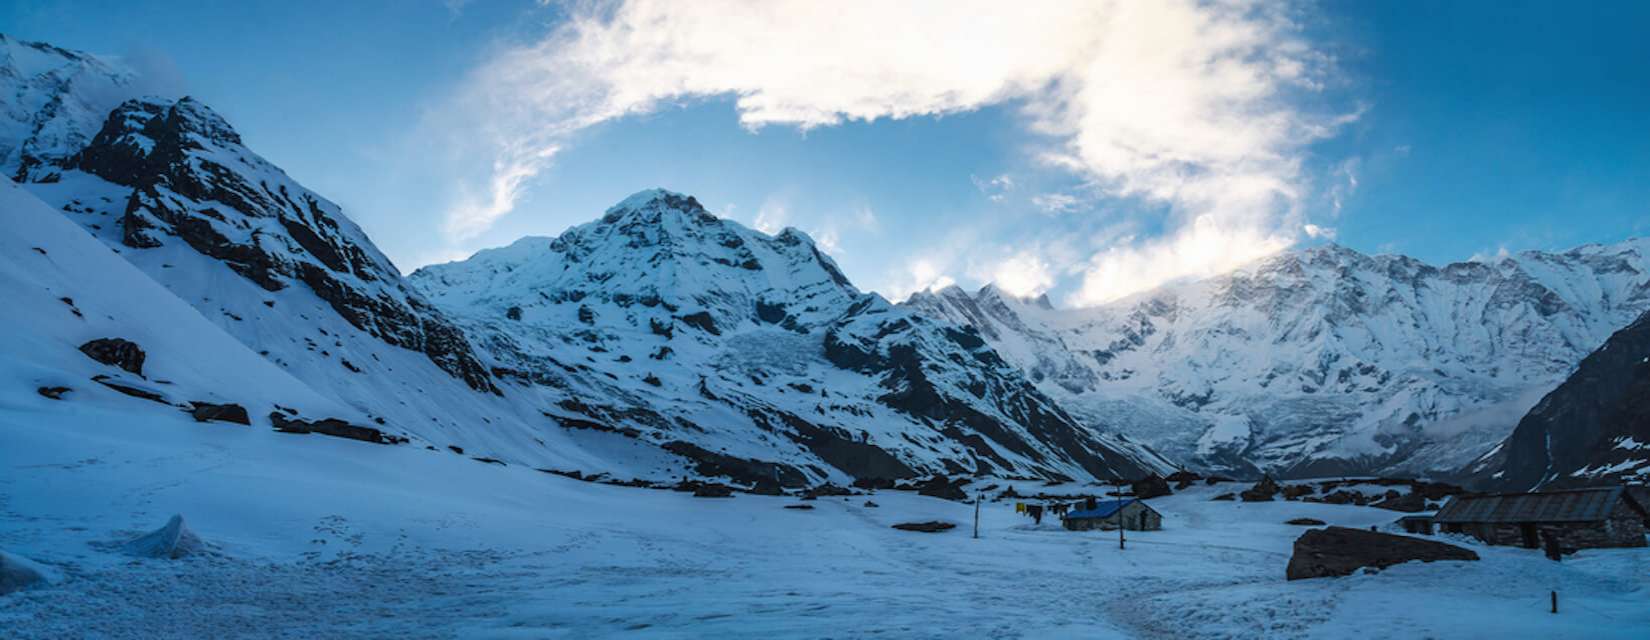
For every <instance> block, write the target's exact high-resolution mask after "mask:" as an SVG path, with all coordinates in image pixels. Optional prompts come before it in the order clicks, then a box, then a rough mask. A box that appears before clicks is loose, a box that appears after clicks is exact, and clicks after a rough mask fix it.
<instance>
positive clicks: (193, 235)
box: [8, 41, 1170, 485]
mask: <svg viewBox="0 0 1650 640" xmlns="http://www.w3.org/2000/svg"><path fill="white" fill-rule="evenodd" d="M8 42H10V41H8ZM16 48H20V50H26V51H30V52H36V53H39V54H41V55H46V56H57V57H58V58H59V59H58V60H56V61H55V62H53V63H50V64H48V63H46V62H41V61H39V60H32V61H30V62H29V63H28V64H27V65H24V66H21V67H19V68H20V69H23V71H22V72H18V73H15V74H14V76H15V77H13V78H11V80H12V82H11V85H16V86H23V85H27V86H28V87H43V88H42V89H40V90H39V91H35V92H34V93H41V92H45V93H47V94H51V95H53V96H55V97H52V98H48V99H44V100H43V102H42V103H44V104H60V103H66V102H74V103H75V104H81V102H75V101H74V100H70V98H74V97H75V96H78V95H79V94H81V93H84V92H82V91H81V90H80V89H78V88H77V87H79V86H80V85H79V84H75V83H74V82H56V83H53V82H47V81H46V80H49V79H51V78H57V77H59V76H66V77H72V78H81V80H77V81H76V82H80V83H83V84H88V85H91V84H98V83H96V82H93V81H92V80H90V79H87V78H92V77H96V76H97V75H98V74H103V76H104V78H103V80H104V82H102V84H98V86H107V87H113V88H116V89H118V88H120V87H122V86H127V85H128V84H130V83H129V82H128V81H127V80H126V79H127V78H128V74H127V72H124V71H122V70H120V69H119V67H118V65H116V64H113V63H110V62H107V61H102V60H99V59H97V58H95V57H92V56H87V55H85V54H80V53H74V52H66V51H63V50H60V49H55V48H52V47H49V46H46V45H35V44H25V43H18V44H17V47H16ZM42 69H46V70H47V71H41V70H42ZM65 70H73V72H72V73H70V72H69V71H65ZM31 73H32V75H31ZM53 92H55V93H53ZM17 93H18V94H19V95H24V94H29V95H34V94H33V93H29V92H28V91H23V90H21V89H20V90H18V92H17ZM82 102H84V101H82ZM85 104H87V105H90V104H91V103H90V102H85ZM87 108H91V107H87ZM76 113H77V115H76V116H75V117H74V118H70V119H65V120H60V121H58V122H60V124H59V125H53V126H57V127H58V128H59V129H62V130H64V131H73V132H74V135H73V136H57V137H55V138H53V140H56V141H57V144H58V146H54V147H52V149H53V152H52V153H51V154H41V153H35V154H34V155H31V156H28V157H29V158H32V159H30V160H27V162H30V163H32V164H30V165H29V169H28V170H27V171H20V172H19V174H18V175H19V177H22V178H24V179H26V181H27V182H26V184H25V187H26V188H27V190H28V191H29V192H30V194H31V195H32V196H34V197H36V198H38V199H39V200H41V201H44V202H45V203H47V204H48V205H49V206H51V207H53V208H57V209H59V210H61V211H63V212H64V215H66V216H67V217H68V218H69V219H71V220H73V221H75V222H77V223H79V224H80V225H81V226H82V227H83V228H84V229H85V230H86V231H88V232H90V233H91V234H92V235H93V236H95V237H96V238H98V239H100V240H102V241H103V242H104V243H105V244H106V245H107V246H109V247H111V248H113V249H114V250H116V251H117V252H119V253H120V255H122V256H123V257H125V258H126V260H127V261H128V262H129V263H130V264H132V265H134V266H136V267H137V268H138V269H139V270H140V271H142V272H143V273H145V274H147V276H148V277H149V278H151V279H152V280H153V281H155V282H157V283H159V284H161V285H163V286H164V287H165V288H166V289H167V290H168V291H170V292H171V294H172V295H174V296H176V297H177V298H179V299H181V300H182V301H184V302H187V303H188V304H189V305H191V306H193V307H194V308H195V309H196V310H197V312H198V313H199V314H200V315H202V316H204V317H205V318H206V319H207V320H208V321H210V322H211V323H213V324H214V325H216V326H218V327H219V328H220V329H221V330H222V331H223V332H225V333H227V334H228V335H231V336H233V337H235V338H236V339H237V340H239V341H240V342H241V344H243V345H244V346H245V347H247V348H249V349H251V350H253V351H255V352H256V353H258V354H259V355H261V356H263V357H265V358H267V359H268V360H269V361H271V362H273V363H275V364H277V365H279V366H280V367H282V368H283V369H285V370H286V371H288V372H289V373H290V374H291V375H292V376H293V377H295V378H296V379H299V380H302V381H304V382H305V383H306V384H307V385H308V386H309V387H310V388H312V389H313V390H315V391H316V392H318V393H320V394H322V395H324V396H327V397H329V398H331V399H333V400H335V401H336V402H337V403H338V404H340V405H342V406H347V407H349V408H350V409H351V410H352V411H353V412H355V413H356V414H358V415H359V416H364V417H365V418H366V419H367V420H370V421H371V422H373V423H376V424H377V425H378V426H379V427H380V428H382V429H383V430H385V431H386V432H388V433H390V434H394V435H397V436H406V437H409V438H412V439H413V440H415V441H418V442H421V443H424V444H428V445H432V446H436V445H450V446H452V447H453V449H454V450H455V451H456V450H463V451H466V452H467V454H468V455H475V456H478V457H484V458H489V459H497V460H503V461H508V462H521V463H526V464H531V465H534V466H541V467H553V468H572V469H579V470H583V471H586V472H607V473H612V474H615V475H626V476H642V477H651V478H654V479H660V478H665V477H675V476H679V475H681V474H683V473H685V472H690V471H696V472H698V473H701V474H703V475H710V476H718V475H720V476H731V477H734V478H736V479H739V480H742V481H747V482H749V481H753V480H756V479H761V480H768V479H779V480H780V481H781V482H782V483H784V484H789V485H801V484H806V483H816V482H821V481H828V480H829V481H838V482H845V481H847V480H850V479H853V478H861V477H882V478H898V477H910V476H916V475H923V474H928V473H948V472H949V473H964V472H967V473H972V472H984V471H1001V472H1005V473H1016V474H1034V475H1042V476H1053V475H1065V476H1071V477H1078V478H1092V477H1112V476H1124V477H1137V476H1139V475H1142V474H1145V473H1147V472H1149V471H1161V470H1164V469H1167V468H1169V467H1170V465H1169V463H1168V462H1167V461H1165V460H1163V459H1162V458H1160V457H1158V456H1156V455H1155V454H1153V453H1151V452H1150V451H1148V450H1146V449H1145V448H1143V447H1141V446H1139V445H1136V444H1134V443H1132V442H1130V441H1128V440H1127V439H1126V438H1123V437H1121V436H1118V435H1116V434H1112V433H1106V432H1102V431H1099V430H1096V429H1091V428H1089V427H1086V426H1083V425H1080V424H1078V423H1077V422H1076V421H1075V420H1074V419H1072V418H1071V417H1070V416H1069V415H1068V414H1066V413H1065V412H1064V411H1063V410H1061V409H1060V408H1059V407H1058V406H1057V405H1055V404H1054V403H1053V402H1052V401H1050V400H1049V399H1048V398H1047V397H1045V396H1043V395H1042V394H1041V393H1040V392H1038V391H1037V390H1036V389H1035V388H1034V387H1033V386H1031V385H1030V384H1029V383H1027V382H1026V381H1025V380H1024V379H1023V377H1021V375H1020V374H1019V372H1018V371H1017V370H1016V369H1014V368H1013V367H1011V366H1008V365H1006V364H1004V363H1003V362H1002V361H1001V360H1000V359H998V358H997V356H996V355H995V354H994V353H992V352H991V350H990V348H989V347H986V346H985V345H984V343H983V342H982V341H980V340H979V338H978V337H977V336H973V335H971V334H969V333H968V332H966V331H964V330H962V329H960V328H958V327H954V326H950V325H948V324H946V323H941V322H935V321H931V320H927V319H923V318H919V317H916V316H914V315H912V314H910V313H908V312H906V311H903V310H899V309H896V308H894V307H893V306H892V305H890V304H888V303H887V302H886V301H884V300H882V299H880V298H878V297H875V296H868V295H865V294H861V293H860V292H858V291H857V290H855V289H854V288H853V286H852V285H851V284H849V283H848V281H847V280H846V278H844V277H843V276H842V274H841V272H840V271H838V270H837V268H836V266H835V265H834V264H833V263H832V262H831V261H830V260H829V259H828V258H826V257H824V256H823V255H822V254H820V253H819V251H818V250H817V249H815V248H814V244H813V242H812V241H811V240H809V239H808V238H807V237H805V236H803V235H802V234H801V233H799V232H795V231H791V232H787V233H783V234H780V235H779V236H776V237H768V236H764V235H762V234H757V233H755V232H752V231H750V230H748V229H744V228H742V227H739V226H738V225H736V224H733V223H729V222H726V221H722V220H719V219H717V218H715V217H714V216H712V215H710V214H709V213H707V212H705V211H704V210H703V209H702V208H701V207H699V205H698V203H697V202H695V201H693V200H692V199H691V198H687V197H685V196H679V195H676V194H670V193H667V192H662V191H653V192H645V193H642V194H638V195H637V196H635V197H633V198H631V199H629V200H627V201H625V202H624V203H621V204H620V205H619V206H617V207H614V208H613V209H612V210H610V211H608V213H607V215H606V216H604V218H603V219H602V220H601V221H599V222H596V223H592V224H591V225H587V226H585V227H581V228H579V229H575V230H573V231H570V232H568V233H567V234H564V235H563V236H562V237H561V238H558V239H556V240H554V241H550V240H545V239H531V238H530V239H526V240H523V241H522V242H519V243H517V244H516V245H514V246H512V247H509V248H505V249H501V250H496V251H490V252H484V253H483V254H482V255H480V256H478V257H477V258H475V259H474V260H471V261H468V262H465V263H461V264H455V265H445V266H443V267H439V268H435V269H430V270H428V271H427V272H425V273H423V274H421V277H420V278H419V281H420V283H421V285H422V286H423V288H424V289H426V290H427V291H428V296H426V294H425V293H421V292H420V291H418V290H416V289H415V288H414V287H413V286H412V285H411V284H409V282H408V281H407V280H404V279H403V278H402V276H401V275H400V273H399V272H398V271H397V270H396V269H395V267H394V266H393V265H392V264H391V263H390V262H389V260H388V259H386V258H385V257H384V256H383V255H381V254H380V253H379V252H378V250H377V249H376V248H374V247H373V245H372V242H371V241H370V240H369V239H368V238H367V237H366V235H365V234H364V233H363V232H362V231H361V230H360V229H359V228H358V227H357V226H356V225H354V224H353V223H352V222H350V220H349V219H348V218H347V217H346V216H345V215H344V213H343V212H342V211H341V210H340V209H339V207H338V206H337V205H335V204H333V203H331V202H328V201H327V200H326V199H324V198H322V197H321V196H319V195H317V194H315V193H313V192H310V191H309V190H308V189H306V188H304V187H303V186H302V185H300V184H298V183H297V182H296V181H294V180H292V179H291V177H289V176H287V175H286V174H285V173H284V172H282V171H281V170H280V169H279V168H277V167H275V166H274V165H272V164H270V163H269V162H267V161H266V160H264V159H263V158H261V157H259V156H258V155H257V154H256V153H254V152H253V151H252V150H250V149H248V148H246V146H245V145H244V144H243V143H242V141H241V139H240V136H239V135H238V134H237V133H236V132H235V131H234V129H233V128H232V127H231V126H230V125H229V123H227V122H226V121H224V120H223V119H222V118H221V117H219V116H218V115H217V114H216V113H214V112H213V111H212V110H211V109H210V108H208V107H207V106H206V105H204V104H201V103H200V102H199V101H196V100H194V99H191V98H182V99H177V100H171V99H160V98H154V97H143V96H126V97H125V99H123V100H119V101H116V103H115V104H114V105H113V106H111V107H110V109H109V111H108V112H107V113H106V114H104V115H103V116H102V117H101V118H100V119H98V120H96V126H95V127H94V126H92V125H91V124H89V123H90V122H92V121H91V120H89V119H88V118H86V117H85V116H84V114H80V113H78V112H76ZM38 119H39V118H35V120H38ZM40 129H41V127H34V128H26V127H25V128H14V129H13V130H10V131H9V132H8V133H9V134H10V135H12V136H13V138H18V137H19V136H21V139H13V140H11V141H10V142H8V144H9V145H10V147H8V148H34V147H30V146H29V145H30V144H34V143H32V142H30V141H31V140H38V139H41V138H40V137H39V136H38V135H37V130H40ZM88 131H90V132H91V133H90V134H88V133H87V132H88ZM31 136H32V137H31ZM82 139H83V140H84V142H83V143H82V144H80V145H79V147H78V148H76V149H75V150H74V151H73V152H66V149H67V148H69V147H72V146H74V142H75V141H78V140H82ZM36 146H37V147H40V148H44V147H43V146H40V145H36ZM432 299H433V300H434V301H433V302H432ZM454 319H457V320H459V321H461V322H455V321H454ZM460 325H462V326H463V327H465V329H467V330H468V335H466V330H465V329H461V328H460Z"/></svg>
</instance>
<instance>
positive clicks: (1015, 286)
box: [975, 250, 1054, 298]
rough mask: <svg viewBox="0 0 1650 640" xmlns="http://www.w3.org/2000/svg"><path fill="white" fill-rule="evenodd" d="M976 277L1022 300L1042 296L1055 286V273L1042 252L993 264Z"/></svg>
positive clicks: (1021, 255) (1030, 253)
mask: <svg viewBox="0 0 1650 640" xmlns="http://www.w3.org/2000/svg"><path fill="white" fill-rule="evenodd" d="M975 277H976V278H978V279H980V280H984V281H987V282H991V283H994V284H996V285H997V288H999V289H1002V290H1003V291H1004V292H1006V293H1008V294H1010V295H1014V296H1019V297H1022V298H1023V297H1028V296H1035V295H1040V294H1042V293H1043V292H1046V291H1048V290H1049V288H1050V287H1053V286H1054V271H1053V270H1052V269H1051V268H1050V267H1049V265H1048V263H1047V262H1046V261H1044V260H1043V257H1042V255H1041V252H1038V251H1030V250H1028V251H1021V252H1020V253H1017V254H1014V255H1012V256H1009V257H1007V258H1004V259H1002V260H999V261H996V262H994V263H991V264H990V265H988V266H987V267H986V268H985V269H984V270H983V271H982V272H980V273H978V274H976V275H975Z"/></svg>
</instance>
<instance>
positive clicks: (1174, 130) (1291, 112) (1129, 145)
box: [448, 0, 1355, 304]
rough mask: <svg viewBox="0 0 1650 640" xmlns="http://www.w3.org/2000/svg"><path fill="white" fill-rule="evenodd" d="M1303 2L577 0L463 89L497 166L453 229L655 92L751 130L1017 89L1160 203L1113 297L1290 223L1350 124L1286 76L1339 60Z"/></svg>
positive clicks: (1128, 256) (1074, 140)
mask: <svg viewBox="0 0 1650 640" xmlns="http://www.w3.org/2000/svg"><path fill="white" fill-rule="evenodd" d="M1290 11H1292V9H1291V8H1288V7H1278V6H1275V5H1253V4H1249V3H1246V2H1241V1H1215V2H1196V1H1193V0H1159V1H1154V2H1138V1H1131V0H1115V1H1104V0H1093V1H1083V2H1031V3H1002V2H992V1H985V0H953V1H946V2H941V1H938V0H933V1H922V0H910V1H905V2H869V1H850V2H846V3H826V2H816V1H813V0H776V1H770V2H741V1H736V0H699V1H695V2H677V1H671V0H633V1H630V2H623V3H621V4H611V3H603V4H575V5H572V7H571V8H569V12H570V16H569V18H568V20H567V21H566V22H565V23H563V24H561V25H560V26H558V27H557V28H555V29H554V30H553V31H552V32H551V33H550V34H549V35H547V36H546V37H544V38H543V39H541V40H539V41H537V42H535V43H531V44H528V45H525V46H520V47H516V48H513V49H508V50H505V51H503V52H501V53H500V54H499V55H497V56H496V57H495V58H494V59H492V60H491V61H490V62H489V63H488V64H486V65H484V66H483V67H482V68H481V69H480V70H478V71H477V72H476V73H475V74H474V76H473V78H472V81H471V83H470V85H469V86H468V87H466V90H465V91H464V92H462V97H461V98H459V99H458V101H457V103H456V105H455V107H456V109H455V111H454V112H455V113H456V114H458V116H459V117H460V118H467V119H468V120H467V122H461V123H460V124H461V125H467V126H461V127H460V128H461V129H463V130H464V131H465V133H464V134H463V135H464V137H465V139H466V140H465V141H466V142H470V141H479V142H480V143H482V145H483V146H484V147H485V149H486V151H487V152H488V153H490V154H491V155H492V157H493V158H495V161H494V162H493V163H492V169H491V172H490V177H489V178H487V179H485V180H483V181H481V184H483V185H484V186H483V187H482V188H480V189H478V190H477V191H475V192H473V193H470V194H467V196H468V197H465V198H462V199H461V200H460V201H459V202H457V203H456V204H455V206H453V207H452V208H451V209H450V212H449V220H448V230H449V232H450V233H452V234H453V235H455V236H458V237H461V238H462V237H470V236H473V235H475V234H478V233H480V232H481V231H484V230H485V229H486V228H487V227H488V226H489V225H491V224H492V223H493V222H494V221H496V220H497V219H498V218H499V217H500V216H502V215H505V214H506V213H508V211H509V210H510V209H511V208H512V207H513V206H514V203H515V202H516V200H517V199H518V198H519V197H520V195H521V190H522V187H523V186H524V183H525V181H526V180H527V179H528V178H529V177H530V176H532V175H534V174H536V173H537V172H539V171H541V170H543V169H544V168H545V167H546V166H547V165H548V162H549V160H550V158H551V157H552V156H553V155H554V154H555V153H556V152H557V151H558V150H559V149H560V148H562V146H564V145H565V144H566V143H567V141H568V138H569V137H570V136H571V135H573V134H574V133H576V132H578V131H580V130H583V129H585V128H587V127H590V126H592V125H595V124H599V123H602V122H606V121H610V120H613V119H617V118H622V117H625V116H628V115H633V114H640V113H646V112H648V111H651V110H653V109H656V108H658V107H659V106H661V105H664V104H675V103H678V102H680V101H682V100H691V99H697V98H705V97H710V96H733V97H734V98H735V104H736V107H737V109H738V113H739V119H740V122H741V123H743V124H744V125H745V126H746V127H748V128H751V129H756V128H760V127H763V126H767V125H774V124H783V125H792V126H796V127H799V128H803V129H807V128H811V127H818V126H827V125H835V124H839V123H842V122H844V121H868V120H875V119H879V118H895V119H898V118H907V117H915V116H929V115H940V114H947V113H954V112H960V111H968V110H973V109H978V108H981V107H985V106H990V105H998V104H1004V103H1013V104H1015V105H1018V106H1020V107H1021V108H1022V109H1023V113H1024V115H1025V117H1026V124H1027V126H1028V128H1030V129H1031V130H1033V131H1034V132H1036V133H1039V134H1042V136H1044V137H1045V138H1046V139H1047V140H1050V141H1051V142H1049V143H1048V144H1049V146H1048V148H1046V149H1044V150H1042V153H1041V157H1042V158H1043V159H1045V160H1047V161H1048V162H1050V163H1053V164H1055V165H1058V166H1061V167H1066V168H1069V169H1071V170H1073V171H1076V172H1078V173H1079V174H1080V175H1081V176H1083V177H1084V178H1085V179H1086V180H1088V181H1090V182H1091V183H1092V185H1091V186H1092V187H1093V188H1095V189H1096V191H1097V193H1099V194H1101V195H1108V196H1122V197H1131V198H1137V199H1140V200H1142V201H1145V202H1148V203H1158V204H1166V205H1168V207H1167V208H1168V210H1169V212H1170V213H1169V214H1168V215H1170V219H1169V220H1168V223H1169V224H1167V225H1164V227H1165V228H1166V232H1165V234H1164V235H1163V236H1161V237H1157V238H1153V239H1143V238H1142V239H1137V240H1136V241H1134V242H1133V243H1132V244H1130V245H1126V246H1112V247H1108V248H1105V249H1103V250H1102V251H1101V252H1100V253H1099V254H1098V255H1095V256H1093V258H1092V259H1090V260H1088V261H1086V265H1087V269H1086V271H1085V272H1084V273H1083V276H1082V277H1083V285H1082V287H1081V293H1080V295H1078V296H1076V297H1075V298H1074V299H1073V300H1072V301H1073V302H1075V303H1078V304H1094V303H1098V302H1103V301H1106V300H1110V299H1113V298H1116V297H1119V296H1121V295H1125V294H1127V293H1130V292H1133V291H1138V290H1141V289H1144V288H1148V287H1151V286H1154V285H1156V284H1159V283H1161V282H1163V281H1165V280H1168V279H1173V278H1178V277H1184V276H1189V275H1200V274H1206V273H1211V272H1214V271H1217V270H1221V269H1225V268H1229V267H1230V266H1235V262H1241V261H1243V260H1246V259H1249V258H1252V257H1256V256H1258V255H1264V254H1266V253H1270V252H1274V251H1277V250H1280V249H1282V248H1284V247H1287V246H1289V245H1290V244H1291V243H1292V242H1293V241H1294V239H1295V238H1296V237H1298V234H1299V230H1300V229H1301V222H1300V220H1299V218H1300V215H1299V212H1298V208H1299V207H1298V203H1299V201H1300V200H1301V197H1302V193H1303V191H1304V190H1305V185H1304V184H1303V183H1304V179H1303V178H1302V177H1301V172H1300V169H1299V164H1300V161H1301V157H1302V155H1303V153H1302V151H1301V149H1302V146H1303V145H1304V144H1306V143H1309V142H1311V141H1312V140H1315V139H1318V138H1321V137H1324V136H1327V135H1330V134H1331V133H1333V132H1334V131H1335V130H1336V128H1337V127H1338V126H1339V125H1340V124H1342V123H1343V122H1345V120H1346V119H1347V118H1341V119H1337V118H1331V117H1318V116H1314V115H1312V114H1310V113H1306V112H1303V111H1301V110H1299V109H1296V108H1294V107H1292V106H1291V100H1290V99H1289V98H1290V97H1291V95H1292V94H1293V93H1294V92H1298V91H1314V90H1317V89H1318V88H1319V85H1320V84H1321V83H1320V81H1319V78H1321V77H1322V76H1323V71H1324V68H1325V67H1326V66H1327V60H1326V58H1324V57H1323V56H1321V55H1319V54H1318V53H1316V52H1315V51H1314V50H1313V49H1312V48H1311V47H1310V46H1308V44H1307V43H1306V42H1305V41H1304V40H1303V39H1302V38H1301V36H1300V35H1299V29H1298V28H1297V26H1296V25H1295V24H1294V23H1293V22H1292V21H1291V19H1290V18H1289V14H1290ZM1351 117H1355V116H1351ZM990 182H991V181H987V184H990ZM999 186H1000V187H1002V188H1004V189H1005V190H1006V188H1007V187H1010V186H1011V183H1004V184H1002V185H999ZM982 190H983V189H982ZM987 195H988V197H989V196H990V195H991V194H989V193H988V194H987ZM913 276H914V270H913ZM913 279H921V278H913Z"/></svg>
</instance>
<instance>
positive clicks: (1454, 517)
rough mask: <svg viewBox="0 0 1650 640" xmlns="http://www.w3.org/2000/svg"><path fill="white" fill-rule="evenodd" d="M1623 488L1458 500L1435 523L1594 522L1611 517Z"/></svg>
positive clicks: (1471, 497)
mask: <svg viewBox="0 0 1650 640" xmlns="http://www.w3.org/2000/svg"><path fill="white" fill-rule="evenodd" d="M1620 499H1621V487H1600V488H1594V489H1571V490H1568V491H1543V492H1540V493H1500V494H1492V495H1484V496H1456V497H1454V498H1451V499H1450V501H1449V504H1446V505H1444V508H1443V509H1439V510H1438V515H1437V516H1436V517H1434V518H1433V521H1435V522H1459V523H1472V522H1593V521H1597V520H1603V519H1605V518H1607V517H1609V516H1610V510H1611V509H1614V508H1615V506H1616V502H1617V501H1619V500H1620Z"/></svg>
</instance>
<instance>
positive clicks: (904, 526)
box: [894, 520, 957, 533]
mask: <svg viewBox="0 0 1650 640" xmlns="http://www.w3.org/2000/svg"><path fill="white" fill-rule="evenodd" d="M894 528H895V529H899V530H900V531H921V532H923V533H939V532H941V531H946V530H950V529H955V528H957V525H954V524H951V523H949V522H941V521H939V520H931V521H928V522H901V523H899V524H896V525H894Z"/></svg>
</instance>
